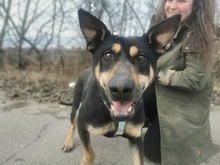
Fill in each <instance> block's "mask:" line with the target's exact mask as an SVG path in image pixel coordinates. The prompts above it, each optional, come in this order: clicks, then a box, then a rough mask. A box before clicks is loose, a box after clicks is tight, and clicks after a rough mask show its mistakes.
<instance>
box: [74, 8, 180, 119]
mask: <svg viewBox="0 0 220 165" xmlns="http://www.w3.org/2000/svg"><path fill="white" fill-rule="evenodd" d="M78 16H79V24H80V28H81V30H82V33H83V35H84V37H85V39H86V41H87V49H88V50H89V51H90V52H92V54H93V69H94V74H95V77H96V79H97V81H98V82H99V83H100V86H101V88H102V90H104V93H105V96H104V101H105V103H106V106H107V107H108V108H109V110H110V113H111V116H112V118H113V119H115V120H118V121H121V120H128V119H130V118H132V116H133V115H134V114H135V106H136V105H137V104H138V103H139V101H140V99H141V97H142V93H143V92H144V90H145V89H146V88H147V87H148V86H149V84H150V83H151V82H152V81H153V79H154V74H155V68H156V59H157V56H158V55H160V54H162V53H163V51H164V47H165V45H166V44H167V43H168V42H169V41H170V40H171V38H172V37H173V36H174V34H175V32H176V30H177V27H178V24H179V22H180V19H181V18H180V16H174V17H172V18H169V19H167V20H165V21H162V22H161V23H159V24H157V25H155V26H153V27H152V28H150V30H149V31H148V32H147V33H146V34H144V35H143V36H141V37H123V36H117V35H113V34H111V33H110V31H109V30H108V29H107V27H106V26H105V24H104V23H103V22H101V21H100V20H99V19H97V18H96V17H94V16H93V15H91V14H90V13H89V12H87V11H85V10H83V9H79V11H78ZM93 90H96V89H93Z"/></svg>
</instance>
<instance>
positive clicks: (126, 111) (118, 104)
mask: <svg viewBox="0 0 220 165" xmlns="http://www.w3.org/2000/svg"><path fill="white" fill-rule="evenodd" d="M135 105H136V103H135V102H129V101H112V102H111V108H110V112H111V116H112V118H113V119H115V120H117V121H125V120H128V119H130V118H131V117H132V116H133V115H134V107H135Z"/></svg>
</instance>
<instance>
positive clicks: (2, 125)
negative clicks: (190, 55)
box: [0, 91, 220, 165]
mask: <svg viewBox="0 0 220 165" xmlns="http://www.w3.org/2000/svg"><path fill="white" fill-rule="evenodd" d="M70 110H71V107H65V106H61V105H59V104H52V103H50V104H39V103H36V102H34V101H29V100H21V101H12V100H9V99H7V98H6V97H5V95H4V93H3V92H1V91H0V165H60V164H62V165H70V164H72V165H79V164H80V161H81V159H82V152H83V151H82V147H81V143H80V140H79V137H78V134H77V133H76V134H75V145H76V146H75V150H73V151H72V152H70V153H63V152H62V151H61V148H62V145H63V142H64V140H65V137H66V135H67V131H68V128H69V125H70V122H69V114H70ZM210 118H211V128H212V137H213V141H214V142H215V143H217V144H220V106H212V110H211V116H210ZM145 131H146V130H145ZM91 140H92V145H93V148H94V150H95V153H96V160H95V165H131V164H132V161H131V157H130V152H129V148H128V142H127V140H126V139H124V138H121V137H117V138H112V139H108V138H105V137H103V136H92V138H91ZM145 164H150V165H153V163H151V162H148V161H147V160H145ZM201 165H220V153H217V154H216V155H214V156H213V157H211V158H209V159H207V160H206V161H204V162H203V163H201Z"/></svg>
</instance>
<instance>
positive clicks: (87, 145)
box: [77, 127, 95, 165]
mask: <svg viewBox="0 0 220 165" xmlns="http://www.w3.org/2000/svg"><path fill="white" fill-rule="evenodd" d="M77 130H78V133H79V137H80V140H81V142H82V147H83V159H82V161H81V165H93V164H94V159H95V153H94V151H93V149H92V145H91V141H90V134H89V132H87V131H85V130H83V129H81V128H80V127H77Z"/></svg>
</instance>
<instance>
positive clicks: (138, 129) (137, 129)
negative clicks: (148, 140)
mask: <svg viewBox="0 0 220 165" xmlns="http://www.w3.org/2000/svg"><path fill="white" fill-rule="evenodd" d="M143 125H144V123H143V124H139V125H134V124H132V123H127V124H126V125H125V129H124V132H125V133H126V134H128V135H130V136H131V137H134V138H137V137H140V136H141V133H142V127H143Z"/></svg>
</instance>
